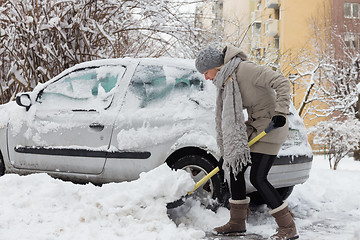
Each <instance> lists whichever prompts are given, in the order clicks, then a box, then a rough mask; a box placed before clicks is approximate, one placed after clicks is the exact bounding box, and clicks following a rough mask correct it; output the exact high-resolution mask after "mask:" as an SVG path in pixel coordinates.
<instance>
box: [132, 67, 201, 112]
mask: <svg viewBox="0 0 360 240" xmlns="http://www.w3.org/2000/svg"><path fill="white" fill-rule="evenodd" d="M201 88H202V80H201V78H200V77H199V75H198V74H197V72H196V71H195V70H192V69H185V68H177V67H171V66H156V65H139V66H138V67H137V69H136V71H135V74H134V76H133V78H132V81H131V86H130V92H131V93H133V94H135V95H136V96H137V98H138V99H139V100H140V103H139V104H140V107H145V106H147V105H148V104H151V103H152V102H156V101H159V100H164V99H165V98H166V97H168V96H169V94H175V93H176V92H179V91H187V92H190V89H196V90H201Z"/></svg>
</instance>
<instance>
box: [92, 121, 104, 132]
mask: <svg viewBox="0 0 360 240" xmlns="http://www.w3.org/2000/svg"><path fill="white" fill-rule="evenodd" d="M89 127H90V128H91V129H94V130H95V131H98V132H100V131H102V130H103V129H104V127H105V126H104V125H102V124H100V123H92V124H90V125H89Z"/></svg>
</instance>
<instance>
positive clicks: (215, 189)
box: [171, 155, 225, 210]
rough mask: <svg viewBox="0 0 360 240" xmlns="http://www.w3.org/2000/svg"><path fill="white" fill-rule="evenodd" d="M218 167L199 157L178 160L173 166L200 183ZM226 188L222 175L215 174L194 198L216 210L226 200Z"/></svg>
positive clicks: (193, 156) (197, 191) (198, 190)
mask: <svg viewBox="0 0 360 240" xmlns="http://www.w3.org/2000/svg"><path fill="white" fill-rule="evenodd" d="M216 167H217V166H216V165H215V164H213V163H212V162H211V161H209V160H208V159H207V158H205V157H203V156H199V155H188V156H184V157H182V158H180V159H178V160H177V161H176V162H174V163H173V164H172V165H171V168H173V169H182V170H185V171H187V172H188V173H189V174H190V175H191V177H192V178H193V179H194V182H195V183H196V182H198V181H199V180H201V179H202V178H203V177H205V176H206V175H207V174H208V173H209V172H211V171H212V170H213V169H214V168H216ZM223 192H225V191H224V186H223V180H222V177H221V175H220V173H217V174H215V175H214V176H213V177H212V178H211V179H210V180H209V181H207V182H206V183H205V184H204V185H202V186H200V187H199V188H198V189H197V190H196V191H195V192H194V193H193V194H192V196H193V197H194V198H195V199H198V200H200V202H201V203H202V204H203V205H204V206H206V207H207V208H210V209H213V210H215V209H216V208H217V207H218V206H219V205H220V204H222V201H223V199H224V196H223V195H224V194H223Z"/></svg>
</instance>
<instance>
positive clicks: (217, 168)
mask: <svg viewBox="0 0 360 240" xmlns="http://www.w3.org/2000/svg"><path fill="white" fill-rule="evenodd" d="M218 171H220V168H219V167H216V168H214V169H213V170H212V171H211V172H210V173H208V174H207V175H206V176H205V177H203V178H202V179H201V180H200V181H198V182H197V183H196V184H195V187H194V189H193V190H192V191H190V192H188V195H190V194H192V193H193V192H194V191H195V190H196V189H198V188H199V187H200V186H201V185H203V184H204V183H206V182H207V181H208V180H209V179H210V178H211V177H212V176H214V175H215V174H216V173H217V172H218Z"/></svg>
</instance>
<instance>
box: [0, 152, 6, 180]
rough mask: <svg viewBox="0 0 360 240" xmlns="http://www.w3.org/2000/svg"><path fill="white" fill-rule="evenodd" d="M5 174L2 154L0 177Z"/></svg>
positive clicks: (0, 156)
mask: <svg viewBox="0 0 360 240" xmlns="http://www.w3.org/2000/svg"><path fill="white" fill-rule="evenodd" d="M4 174H5V164H4V160H3V158H2V155H1V153H0V176H2V175H4Z"/></svg>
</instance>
